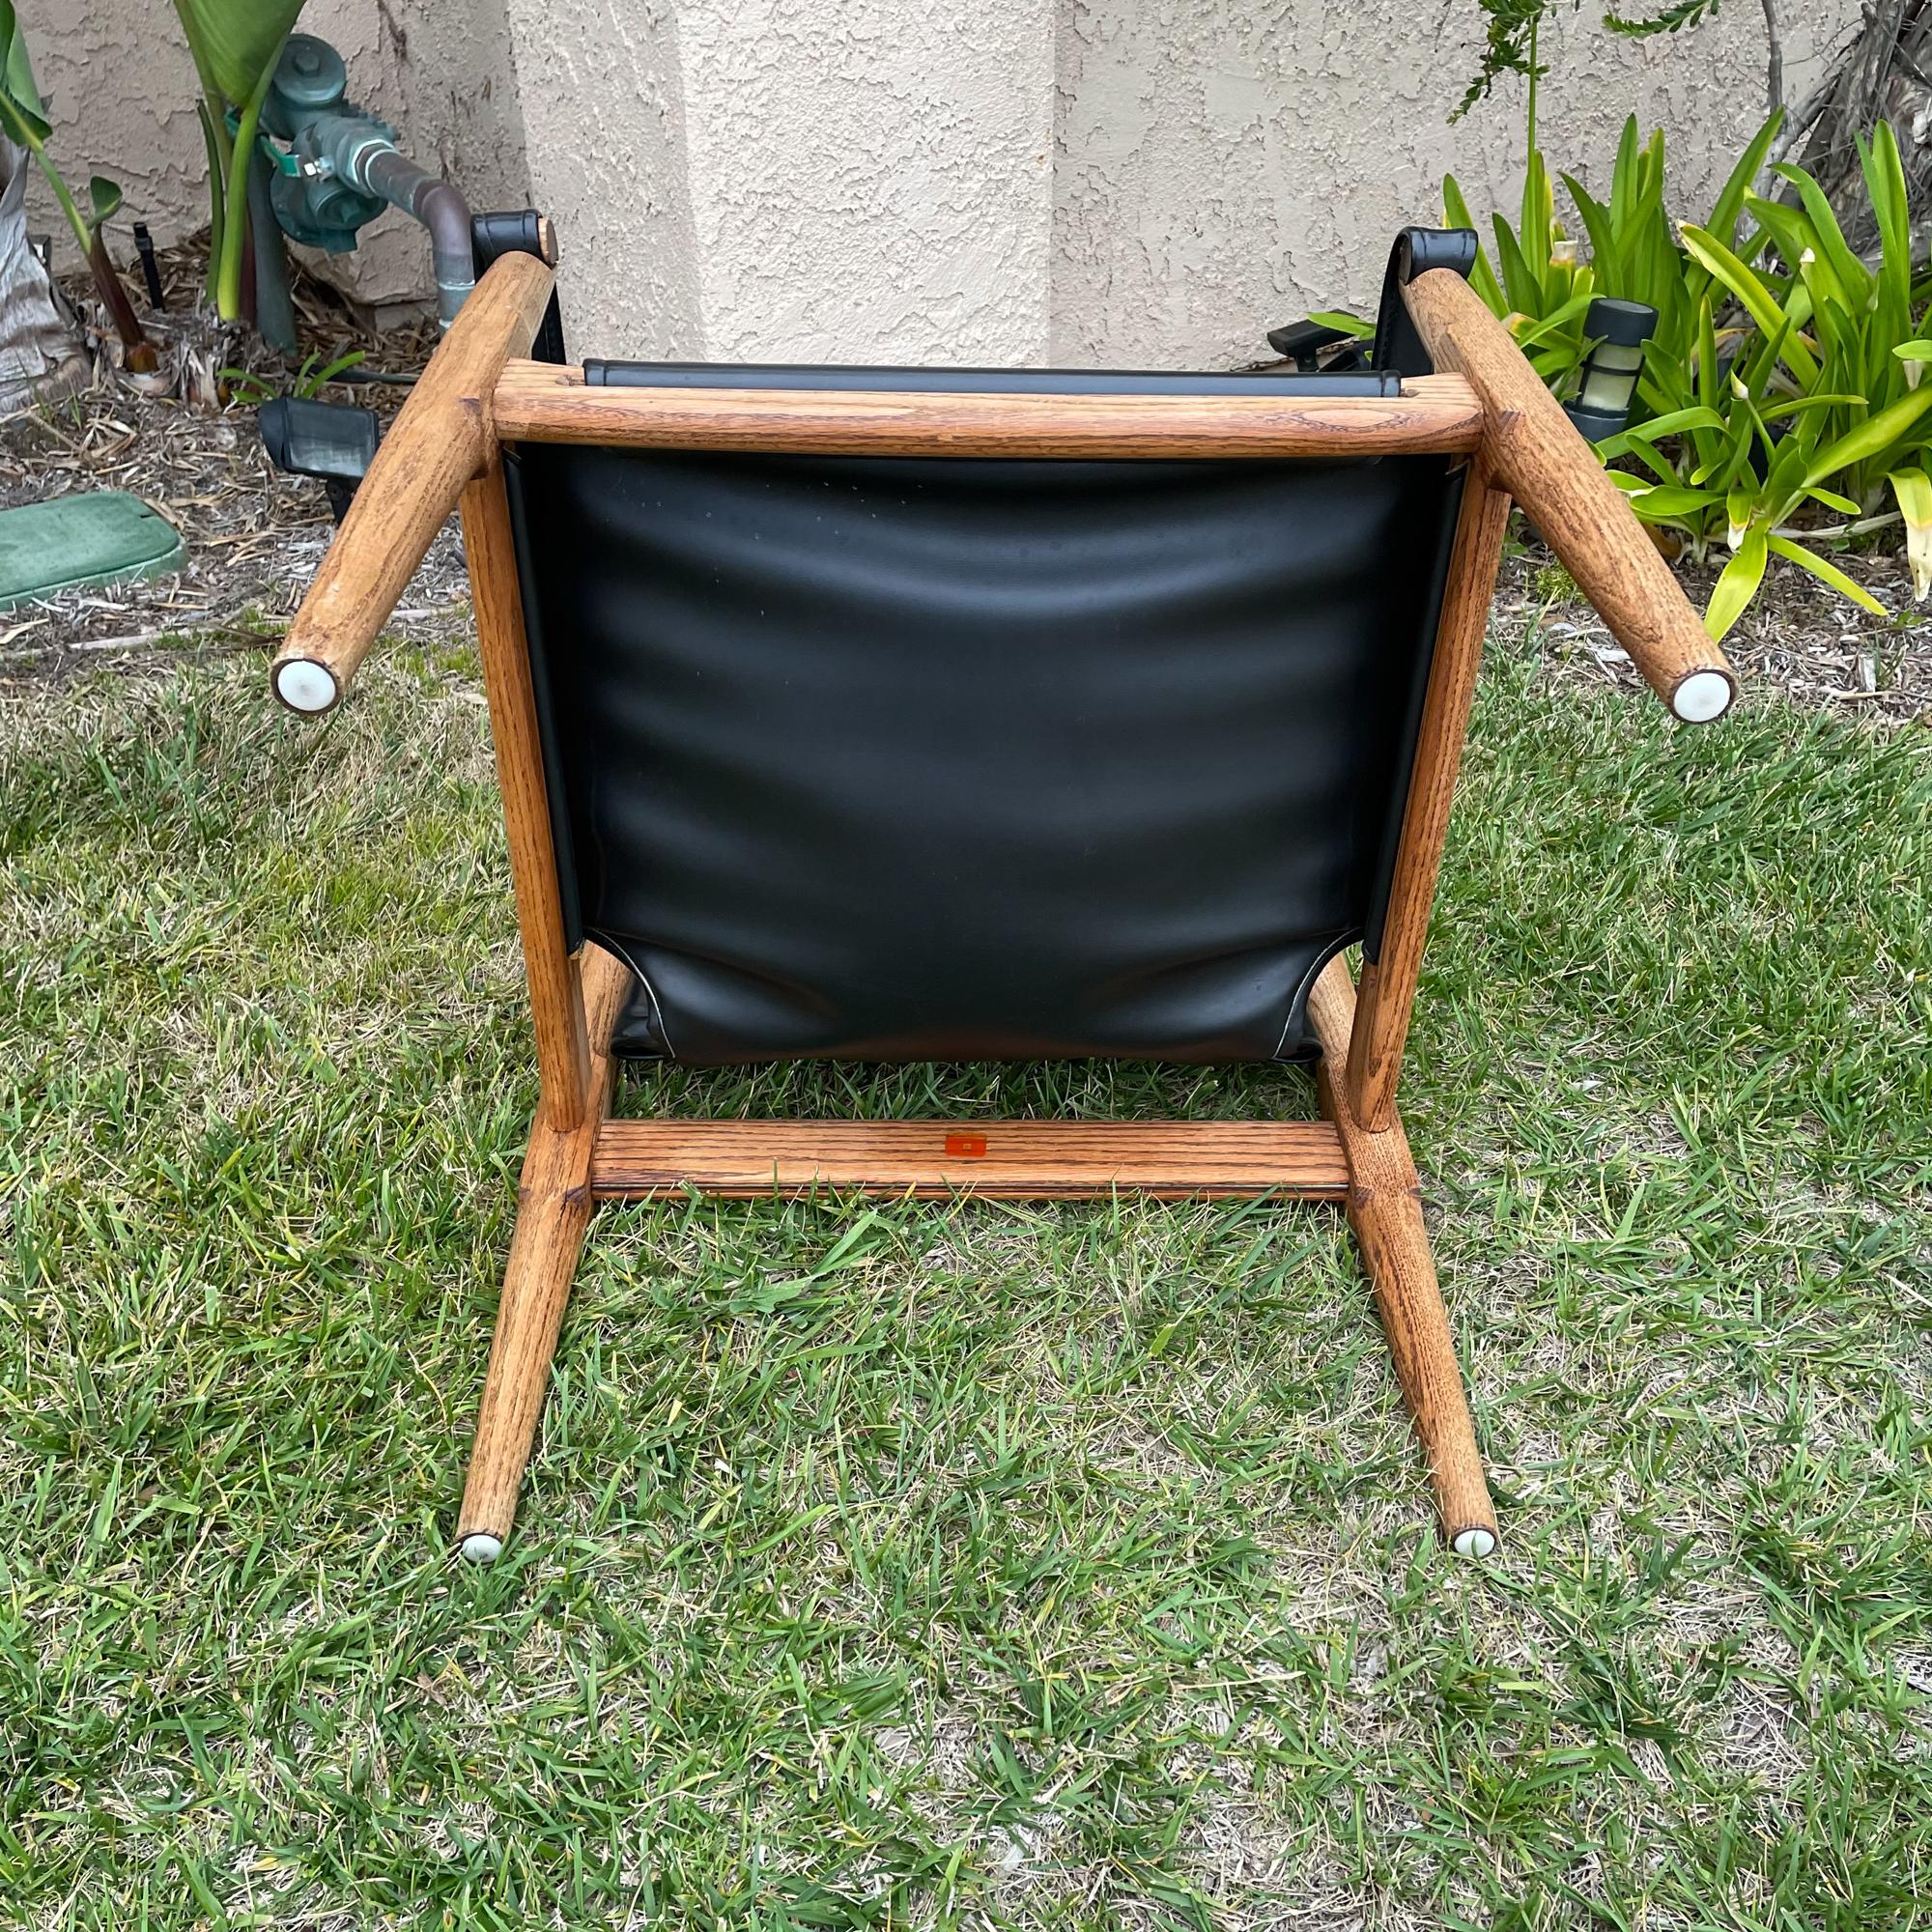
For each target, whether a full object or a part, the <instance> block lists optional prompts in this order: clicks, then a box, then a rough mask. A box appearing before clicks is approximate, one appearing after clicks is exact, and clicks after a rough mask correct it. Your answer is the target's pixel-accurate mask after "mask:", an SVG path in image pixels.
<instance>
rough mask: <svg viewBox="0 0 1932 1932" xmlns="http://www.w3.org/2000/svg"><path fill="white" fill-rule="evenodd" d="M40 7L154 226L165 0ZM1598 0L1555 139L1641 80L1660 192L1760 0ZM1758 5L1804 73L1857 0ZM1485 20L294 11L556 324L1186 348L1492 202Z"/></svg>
mask: <svg viewBox="0 0 1932 1932" xmlns="http://www.w3.org/2000/svg"><path fill="white" fill-rule="evenodd" d="M34 11H35V12H36V13H39V14H40V15H41V17H40V18H38V19H30V21H29V30H30V34H31V37H32V44H33V46H34V49H35V55H36V61H37V64H38V66H39V69H40V72H41V76H42V80H43V86H44V87H45V89H46V91H47V92H48V94H49V95H50V96H51V97H52V98H53V100H54V105H55V108H56V116H55V118H56V122H57V126H58V128H59V130H60V131H59V134H58V138H57V142H56V146H57V150H58V152H59V153H60V154H61V156H62V157H63V158H64V159H65V160H67V161H69V162H70V163H71V164H72V166H73V168H74V171H75V172H76V173H78V174H80V175H81V176H83V177H84V176H85V174H86V173H87V172H88V170H89V169H90V167H92V168H99V169H100V170H101V171H102V172H106V173H111V174H115V175H117V176H118V177H119V178H120V179H121V180H122V181H123V182H124V183H125V184H126V185H127V188H128V205H129V214H130V216H134V215H138V216H140V217H142V218H144V219H146V220H147V221H149V223H150V224H151V225H152V226H153V227H154V228H155V230H156V234H157V235H158V236H160V237H162V238H163V239H166V238H169V237H171V236H173V235H174V234H176V233H177V232H179V231H181V230H182V229H184V228H191V227H193V226H196V225H198V224H199V223H200V221H201V220H203V219H204V218H205V216H204V213H203V206H204V204H203V189H202V185H201V168H202V162H201V141H200V135H199V133H198V131H197V129H196V127H195V121H194V112H193V103H194V84H193V72H192V70H191V68H190V66H189V63H188V60H187V56H186V53H185V48H183V47H182V45H181V44H180V37H179V34H178V32H177V31H176V28H175V22H174V16H173V13H172V9H171V8H170V6H169V4H168V0H112V4H111V5H107V6H92V5H90V6H86V7H83V8H79V9H75V10H72V12H71V13H70V14H61V15H60V16H58V17H56V16H55V15H54V14H52V12H51V10H41V9H36V10H34ZM1600 12H1601V0H1584V5H1583V6H1582V7H1581V9H1580V10H1577V11H1574V12H1573V11H1571V10H1567V9H1559V10H1558V11H1557V13H1556V14H1554V15H1553V16H1552V19H1553V32H1552V40H1551V44H1550V45H1549V47H1548V59H1549V61H1550V65H1551V68H1552V73H1551V76H1550V78H1549V80H1548V82H1547V83H1546V85H1545V88H1544V91H1543V109H1542V112H1543V139H1544V146H1545V148H1546V150H1547V151H1548V154H1549V155H1550V157H1551V159H1552V161H1553V162H1554V163H1555V164H1556V165H1559V166H1564V167H1570V168H1573V169H1575V170H1576V171H1577V172H1578V173H1580V174H1581V175H1582V176H1583V177H1584V178H1585V179H1586V180H1587V181H1591V182H1593V183H1601V181H1602V179H1603V177H1604V175H1605V173H1606V171H1607V168H1608V164H1609V160H1610V156H1611V155H1612V153H1613V151H1614V145H1615V140H1616V133H1617V128H1618V127H1619V125H1620V124H1621V122H1622V120H1623V117H1624V116H1625V114H1627V113H1629V112H1631V111H1632V110H1633V109H1634V111H1635V112H1636V113H1637V114H1638V115H1639V117H1640V118H1641V120H1642V121H1643V123H1644V125H1645V126H1646V127H1648V126H1649V125H1651V124H1652V123H1654V122H1655V123H1661V124H1662V127H1663V128H1665V130H1666V134H1667V138H1668V141H1669V145H1670V153H1671V174H1672V180H1673V184H1674V192H1673V195H1672V200H1673V204H1674V205H1675V207H1676V208H1677V209H1678V210H1680V211H1686V210H1697V209H1699V208H1701V207H1702V206H1703V205H1705V204H1706V203H1707V202H1708V199H1709V197H1710V195H1711V193H1712V192H1713V190H1714V188H1715V185H1716V183H1717V182H1718V181H1719V179H1720V178H1721V177H1722V175H1723V173H1724V172H1725V170H1726V169H1727V167H1728V165H1729V162H1730V158H1731V156H1733V155H1734V154H1735V152H1736V150H1737V148H1738V147H1739V145H1740V144H1741V143H1742V141H1743V140H1744V139H1745V137H1746V136H1747V133H1748V131H1749V129H1750V128H1752V127H1753V126H1754V125H1755V123H1756V121H1757V120H1758V118H1759V114H1760V110H1761V102H1762V94H1763V78H1762V75H1763V47H1762V25H1761V21H1760V16H1759V14H1758V10H1757V9H1755V8H1754V7H1749V6H1745V5H1739V6H1735V7H1731V8H1727V9H1725V10H1724V11H1723V13H1721V14H1719V15H1718V16H1717V18H1716V19H1715V20H1713V21H1711V22H1709V23H1707V24H1706V25H1705V26H1703V27H1701V28H1699V29H1697V30H1696V31H1695V32H1694V33H1688V34H1683V35H1679V36H1676V37H1673V38H1668V39H1662V40H1658V41H1653V42H1648V43H1631V42H1628V41H1623V40H1618V39H1615V38H1613V37H1611V36H1610V35H1608V34H1606V33H1605V32H1604V31H1603V29H1602V28H1601V26H1600V25H1599V24H1598V15H1599V14H1600ZM1782 12H1783V13H1784V14H1785V15H1786V16H1787V17H1786V41H1787V45H1786V67H1787V74H1786V81H1787V88H1788V90H1789V91H1790V92H1791V93H1792V94H1793V95H1794V96H1796V95H1797V94H1798V93H1800V92H1802V91H1803V89H1804V85H1805V83H1806V81H1807V79H1808V78H1809V76H1810V74H1811V73H1812V72H1813V71H1815V69H1816V66H1817V64H1818V62H1819V60H1820V59H1821V58H1822V56H1823V55H1824V54H1825V53H1826V52H1828V51H1829V49H1830V48H1831V47H1832V46H1833V44H1835V43H1837V42H1838V41H1839V40H1840V39H1841V38H1842V37H1843V36H1844V35H1845V34H1846V33H1847V32H1849V30H1850V28H1851V26H1852V24H1853V22H1854V20H1855V18H1856V14H1857V0H1817V4H1816V5H1815V6H1813V7H1812V8H1811V9H1810V10H1809V11H1808V12H1801V10H1799V9H1797V8H1794V7H1791V6H1789V5H1787V6H1785V7H1784V8H1783V9H1782ZM1478 20H1479V15H1478V13H1477V9H1476V7H1475V4H1474V0H1420V4H1417V0H1351V4H1350V5H1348V6H1343V7H1337V6H1335V5H1334V4H1332V0H982V4H981V5H980V6H979V7H977V8H959V7H950V8H949V7H937V6H932V5H926V4H920V5H912V4H907V0H314V4H312V5H311V6H310V7H309V8H308V10H307V12H306V13H305V14H304V16H303V25H304V26H305V27H306V28H308V29H309V30H310V31H313V32H317V33H321V34H323V35H325V36H326V37H327V38H329V39H332V40H333V41H335V42H336V43H337V44H338V45H340V46H341V47H342V48H343V50H344V52H345V53H346V54H347V55H348V56H349V60H350V66H351V75H352V81H353V85H354V89H355V92H356V94H357V95H358V97H360V98H362V99H365V100H366V101H368V103H369V104H371V105H372V106H374V107H375V108H376V109H377V110H378V111H379V112H381V113H384V114H385V115H386V116H387V117H388V118H390V119H391V120H394V121H396V122H397V123H398V124H399V125H400V126H401V128H402V129H403V133H404V136H405V139H406V141H407V142H408V143H409V144H410V145H411V146H412V147H413V148H414V150H415V151H416V152H417V153H418V154H420V155H421V156H423V157H424V158H425V159H427V160H432V161H434V162H436V163H438V164H440V166H442V167H443V168H444V169H445V170H446V171H448V172H449V173H450V175H451V176H452V178H454V179H456V180H459V181H460V182H461V183H462V184H463V185H464V186H465V188H466V190H467V191H468V192H469V194H470V196H471V198H472V200H473V201H475V202H476V203H477V204H478V205H490V204H496V205H503V206H516V205H521V204H522V203H523V202H524V201H525V200H526V198H527V199H532V200H534V201H535V203H536V205H538V206H539V207H541V208H543V209H544V210H545V211H546V212H547V213H551V214H552V215H553V217H554V219H555V221H556V224H557V228H558V233H559V236H560V238H561V241H562V245H563V250H564V275H563V287H564V301H565V313H566V322H567V324H568V326H569V328H570V333H571V340H572V346H573V348H574V349H575V350H577V351H579V352H580V353H585V354H592V355H596V354H612V355H710V356H718V357H734V356H737V357H754V356H755V357H772V358H784V359H798V360H804V361H810V360H818V359H847V360H867V359H870V360H920V361H927V360H929V361H953V362H976V361H977V362H995V363H998V362H1029V361H1046V360H1049V359H1050V360H1055V361H1062V362H1069V363H1076V364H1077V363H1094V362H1103V363H1104V362H1112V363H1117V364H1123V365H1133V364H1145V365H1151V366H1172V365H1177V364H1188V363H1193V364H1205V365H1209V366H1212V365H1219V364H1224V363H1226V362H1228V361H1230V360H1237V359H1243V358H1246V357H1249V356H1252V355H1257V354H1259V353H1261V348H1262V337H1263V331H1264V329H1265V328H1266V327H1268V326H1270V325H1272V324H1274V323H1277V322H1280V321H1283V320H1285V319H1287V318H1290V317H1292V316H1294V315H1298V314H1300V313H1302V312H1304V311H1305V310H1307V309H1308V308H1310V307H1319V306H1326V305H1329V304H1334V303H1344V302H1346V303H1351V304H1353V305H1356V306H1358V307H1366V306H1367V305H1369V304H1371V303H1372V302H1373V300H1374V298H1375V294H1376V291H1377V287H1378V282H1379V278H1380V273H1381V265H1382V262H1383V259H1384V257H1385V255H1386V252H1387V247H1388V243H1389V240H1390V238H1391V236H1392V235H1393V234H1394V232H1395V231H1396V230H1397V229H1398V228H1399V227H1401V226H1402V225H1404V224H1405V223H1406V222H1410V221H1432V220H1435V218H1437V215H1438V212H1439V201H1438V193H1439V182H1440V178H1441V175H1442V173H1443V172H1444V171H1445V170H1453V171H1454V172H1455V173H1456V174H1457V175H1458V176H1459V177H1460V178H1461V180H1462V181H1463V186H1464V188H1465V190H1466V191H1467V193H1468V195H1469V198H1470V201H1471V203H1472V205H1473V206H1474V207H1475V208H1476V210H1477V212H1478V213H1479V214H1480V213H1486V212H1487V211H1488V210H1489V209H1490V208H1492V207H1499V206H1500V207H1510V206H1513V204H1514V202H1515V199H1516V196H1517V194H1518V192H1519V188H1520V164H1521V122H1520V115H1521V93H1520V83H1519V82H1515V81H1510V82H1506V83H1504V85H1503V87H1502V88H1501V89H1499V91H1498V96H1497V99H1494V100H1493V101H1492V102H1491V103H1489V104H1487V105H1486V106H1484V107H1481V108H1479V109H1478V110H1477V111H1476V112H1475V113H1474V114H1473V115H1471V116H1470V117H1469V118H1468V119H1466V120H1465V121H1463V122H1461V123H1459V124H1457V125H1456V126H1453V127H1452V126H1450V125H1449V123H1448V119H1447V117H1448V114H1449V112H1450V110H1451V108H1453V107H1454V105H1455V104H1456V102H1457V100H1458V99H1460V97H1461V94H1462V91H1463V86H1464V84H1465V83H1466V80H1467V77H1468V75H1469V72H1470V71H1471V69H1472V67H1473V64H1474V49H1475V44H1476V41H1477V38H1478V36H1477V31H1476V29H1477V24H1478ZM513 63H514V65H513ZM83 128H84V129H85V132H84V134H83V132H82V129H83ZM35 212H36V225H37V226H43V227H48V228H51V227H53V226H54V225H55V224H54V222H53V220H52V218H51V210H50V207H49V205H48V204H47V202H46V201H45V198H44V196H43V197H42V199H41V200H40V202H39V203H38V204H37V207H36V211H35ZM123 234H124V236H125V228H124V230H123ZM351 259H352V264H353V267H352V270H351V273H352V279H353V285H354V286H355V289H356V291H357V292H358V293H359V294H360V295H362V296H363V297H364V298H368V299H371V300H376V301H383V300H386V299H388V298H392V297H394V296H396V295H398V294H402V293H412V294H413V293H419V292H421V291H423V290H424V289H426V287H427V260H426V251H425V250H424V249H423V247H422V244H421V241H420V239H419V237H418V236H417V235H416V234H415V233H414V232H413V231H412V228H411V227H410V225H409V224H408V223H406V222H404V221H403V220H402V218H401V217H400V216H391V217H386V218H385V222H384V227H383V228H382V229H381V230H377V231H371V235H370V241H369V242H368V244H367V245H365V247H364V248H363V249H362V250H360V251H358V254H357V255H356V256H355V257H354V258H351Z"/></svg>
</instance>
